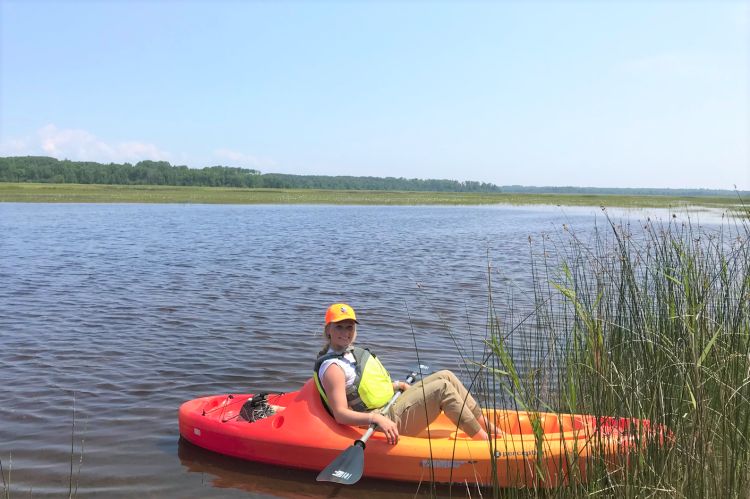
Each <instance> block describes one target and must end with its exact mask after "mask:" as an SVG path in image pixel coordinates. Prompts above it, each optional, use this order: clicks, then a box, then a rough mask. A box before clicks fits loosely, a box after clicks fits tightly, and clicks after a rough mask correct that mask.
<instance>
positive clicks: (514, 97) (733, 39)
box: [0, 0, 750, 190]
mask: <svg viewBox="0 0 750 499" xmlns="http://www.w3.org/2000/svg"><path fill="white" fill-rule="evenodd" d="M749 96H750V0H737V1H732V0H718V1H717V0H714V1H700V0H681V1H663V0H652V1H647V2H638V1H622V2H618V1H594V0H585V1H578V2H575V1H565V0H555V1H546V2H545V1H541V0H539V1H534V0H532V1H526V2H520V1H518V2H515V1H503V0H497V1H483V2H472V1H461V2H459V1H452V2H448V1H443V2H437V1H428V0H420V1H418V0H412V1H401V2H386V1H375V0H369V1H367V0H363V1H354V0H352V1H339V2H326V1H322V0H312V1H306V2H303V1H280V2H261V1H256V2H245V1H239V0H234V1H228V0H227V1H221V0H220V1H215V2H208V1H200V0H193V1H187V0H186V1H178V0H162V1H124V0H123V1H120V0H107V1H105V0H83V1H69V0H57V1H54V2H45V1H40V0H23V1H20V0H0V156H22V155H46V156H53V157H56V158H58V159H70V160H77V161H83V160H85V161H97V162H102V163H109V162H115V163H123V162H129V163H136V162H138V161H141V160H145V159H150V160H165V161H169V162H170V163H172V164H173V165H188V166H190V167H196V168H202V167H206V166H214V165H224V166H233V167H242V168H253V169H257V170H260V171H261V172H263V173H292V174H306V175H308V174H309V175H355V176H376V177H389V176H390V177H406V178H444V179H453V180H460V181H464V180H475V181H480V182H490V183H493V184H497V185H527V186H587V187H653V188H708V189H734V188H735V186H736V188H737V189H740V190H748V189H750V102H749V101H750V97H749Z"/></svg>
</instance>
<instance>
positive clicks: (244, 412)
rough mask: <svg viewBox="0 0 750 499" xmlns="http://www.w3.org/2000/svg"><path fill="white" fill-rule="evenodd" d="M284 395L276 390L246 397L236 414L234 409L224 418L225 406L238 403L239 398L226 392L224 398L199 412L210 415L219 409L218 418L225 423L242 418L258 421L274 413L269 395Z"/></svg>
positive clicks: (248, 420)
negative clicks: (275, 391)
mask: <svg viewBox="0 0 750 499" xmlns="http://www.w3.org/2000/svg"><path fill="white" fill-rule="evenodd" d="M282 395H284V392H277V393H268V392H264V393H257V394H255V395H253V396H251V397H250V398H248V399H246V400H245V402H243V405H242V408H241V409H240V410H239V412H237V413H236V414H235V413H234V411H231V412H232V415H231V416H229V417H228V418H224V414H225V413H226V411H227V408H228V407H229V406H230V405H234V404H235V403H240V402H241V400H237V399H236V397H235V395H234V394H232V393H230V394H227V395H226V397H224V400H223V401H222V402H220V403H218V404H216V405H215V406H214V407H211V408H209V409H206V408H204V409H203V410H202V412H201V415H202V416H210V415H211V414H212V413H215V412H216V411H219V410H221V414H220V415H219V420H220V421H221V422H222V423H227V422H229V421H238V420H244V421H247V422H248V423H253V422H255V421H258V420H260V419H263V418H267V417H268V416H272V415H273V414H275V413H276V408H275V407H274V405H275V404H272V403H269V397H270V396H272V397H276V398H278V397H281V396H282Z"/></svg>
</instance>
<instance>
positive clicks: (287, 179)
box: [0, 156, 501, 192]
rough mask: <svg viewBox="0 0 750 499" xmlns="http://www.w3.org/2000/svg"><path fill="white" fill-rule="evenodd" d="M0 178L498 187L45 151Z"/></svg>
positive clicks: (13, 161)
mask: <svg viewBox="0 0 750 499" xmlns="http://www.w3.org/2000/svg"><path fill="white" fill-rule="evenodd" d="M0 182H41V183H55V184H115V185H183V186H204V187H247V188H269V189H352V190H378V191H381V190H387V191H435V192H500V191H501V189H500V188H499V187H498V186H496V185H494V184H488V183H484V182H473V181H466V182H459V181H456V180H422V179H417V178H413V179H406V178H394V177H385V178H382V177H349V176H336V177H333V176H323V175H286V174H281V173H261V172H259V171H258V170H248V169H245V168H233V167H229V166H210V167H206V168H188V167H187V166H172V165H171V164H169V163H168V162H167V161H140V162H138V163H136V164H135V165H131V164H130V163H124V164H118V163H109V164H102V163H94V162H89V161H69V160H67V159H66V160H62V161H61V160H58V159H55V158H50V157H46V156H16V157H8V158H0Z"/></svg>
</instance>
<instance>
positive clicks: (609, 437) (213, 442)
mask: <svg viewBox="0 0 750 499" xmlns="http://www.w3.org/2000/svg"><path fill="white" fill-rule="evenodd" d="M251 397H252V395H250V394H242V395H239V394H238V395H217V396H210V397H202V398H198V399H195V400H191V401H188V402H185V403H184V404H182V406H181V407H180V409H179V427H180V435H181V436H182V437H183V438H185V439H186V440H188V441H189V442H191V443H193V444H195V445H198V446H199V447H202V448H204V449H208V450H211V451H214V452H218V453H220V454H224V455H228V456H234V457H237V458H241V459H246V460H250V461H257V462H262V463H268V464H274V465H280V466H286V467H293V468H303V469H309V470H315V471H320V470H322V469H324V468H325V467H326V466H327V465H328V464H329V463H330V462H331V461H332V460H334V459H335V458H336V457H337V456H338V455H339V454H341V453H342V452H343V451H344V450H346V449H347V448H348V447H349V446H351V445H352V444H353V442H354V441H355V440H357V439H358V438H360V437H361V436H362V435H363V434H364V432H365V431H366V428H354V427H351V426H346V425H340V424H338V423H336V421H335V420H334V419H333V418H332V417H331V416H330V414H328V412H327V411H326V410H325V408H324V407H323V404H322V402H321V400H320V396H319V394H318V392H317V389H316V387H315V384H314V383H313V382H312V380H310V381H308V382H307V383H306V384H305V385H304V386H303V387H302V388H301V389H300V390H299V391H295V392H290V393H285V394H279V395H269V396H268V402H269V403H270V404H271V405H272V406H273V407H274V408H275V410H276V412H275V413H274V414H272V415H270V416H268V417H265V418H263V419H259V420H256V421H253V422H249V421H247V420H245V419H243V418H242V417H240V411H241V409H242V406H243V404H244V403H245V402H246V401H247V400H248V399H250V398H251ZM485 413H486V415H487V416H488V418H489V419H490V420H492V419H493V418H494V420H495V421H496V424H497V426H498V427H499V428H500V429H502V430H503V431H504V432H505V435H503V436H502V437H499V438H497V439H494V440H493V441H491V442H486V441H477V440H472V439H471V438H469V437H468V435H466V434H465V433H463V432H462V431H460V430H458V431H456V428H455V425H453V423H451V422H450V421H449V420H448V419H447V418H446V417H445V416H444V415H441V416H440V417H439V418H438V419H437V420H436V421H435V422H433V423H432V424H431V425H430V428H428V429H427V430H425V431H424V432H423V433H422V434H420V435H419V436H416V437H406V436H401V437H400V439H399V442H398V444H397V445H389V444H388V443H387V442H386V440H385V438H384V436H383V435H382V434H381V433H379V432H375V433H374V434H373V435H372V437H371V438H370V439H369V440H368V441H367V444H366V449H365V453H364V455H365V460H364V461H365V466H364V472H363V475H364V476H366V477H372V478H382V479H389V480H400V481H414V482H420V481H434V482H438V483H469V484H475V483H476V484H480V485H497V486H500V487H557V486H561V485H565V484H568V483H570V482H571V481H585V480H586V478H587V471H588V468H589V466H590V465H591V464H592V457H593V456H597V458H598V459H599V458H601V457H602V456H604V458H605V461H606V463H607V465H608V467H609V468H611V469H615V468H619V467H622V466H624V465H625V464H626V463H627V459H628V456H629V454H630V453H631V452H632V451H633V450H635V448H636V447H637V445H636V442H637V441H642V440H643V437H642V432H641V437H640V438H638V435H639V432H640V430H638V431H636V432H635V434H634V431H633V429H634V428H636V429H638V428H640V429H643V428H648V422H646V421H638V420H623V419H614V418H595V417H593V416H585V415H570V414H553V413H526V412H519V411H485ZM535 428H536V430H537V433H536V435H535ZM493 470H496V474H495V473H493ZM495 476H496V477H497V482H495V481H494V477H495Z"/></svg>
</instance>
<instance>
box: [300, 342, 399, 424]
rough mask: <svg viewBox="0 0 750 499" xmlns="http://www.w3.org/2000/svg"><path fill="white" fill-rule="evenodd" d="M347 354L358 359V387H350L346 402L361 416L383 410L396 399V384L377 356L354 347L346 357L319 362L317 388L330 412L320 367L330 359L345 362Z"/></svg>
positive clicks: (315, 373)
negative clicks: (372, 411) (381, 408)
mask: <svg viewBox="0 0 750 499" xmlns="http://www.w3.org/2000/svg"><path fill="white" fill-rule="evenodd" d="M347 352H351V353H352V355H354V372H355V378H354V383H352V384H351V386H347V387H346V401H347V403H348V404H349V407H351V408H352V409H353V410H355V411H359V412H367V411H371V410H373V409H379V408H380V407H383V406H384V405H385V404H387V403H388V401H389V400H391V397H393V382H392V381H391V377H390V375H389V374H388V371H387V370H386V369H385V367H383V364H381V363H380V361H379V360H378V358H377V357H376V356H375V354H372V353H370V351H369V350H367V349H365V348H360V347H350V348H348V349H347V350H346V351H345V352H344V353H336V352H330V353H325V354H323V355H321V356H320V357H318V359H317V360H316V361H315V370H314V371H313V379H315V386H317V387H318V392H320V397H321V398H322V399H323V404H324V405H325V406H326V409H328V412H331V411H330V408H329V406H328V397H327V396H326V392H325V390H324V389H323V383H322V382H321V381H320V375H319V371H320V366H322V365H323V362H325V361H326V360H328V359H335V358H336V357H340V358H343V357H344V355H345V354H346V353H347Z"/></svg>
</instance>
